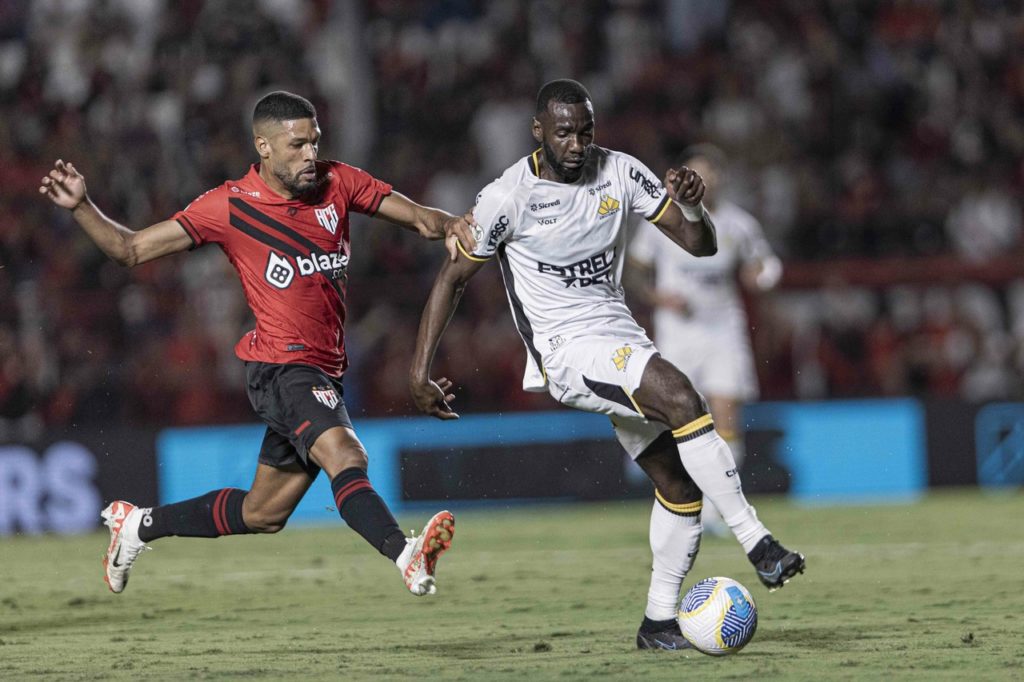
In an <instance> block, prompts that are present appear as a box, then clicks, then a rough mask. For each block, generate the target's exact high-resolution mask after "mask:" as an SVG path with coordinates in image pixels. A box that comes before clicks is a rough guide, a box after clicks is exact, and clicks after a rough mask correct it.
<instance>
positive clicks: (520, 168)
mask: <svg viewBox="0 0 1024 682" xmlns="http://www.w3.org/2000/svg"><path fill="white" fill-rule="evenodd" d="M529 160H530V157H524V158H522V159H520V160H519V161H517V162H516V163H514V164H512V165H511V166H509V167H508V168H507V169H506V170H505V172H504V173H502V174H501V177H499V178H497V179H496V180H493V181H492V182H491V183H490V184H488V185H487V186H486V187H484V188H483V189H482V190H480V193H479V194H477V195H476V205H477V206H478V207H480V208H483V209H490V210H494V211H497V210H498V209H500V208H502V207H505V206H510V205H511V206H515V205H516V204H517V202H516V199H517V198H518V197H521V196H527V195H528V194H529V187H528V178H529V174H530V171H529V166H528V163H529Z"/></svg>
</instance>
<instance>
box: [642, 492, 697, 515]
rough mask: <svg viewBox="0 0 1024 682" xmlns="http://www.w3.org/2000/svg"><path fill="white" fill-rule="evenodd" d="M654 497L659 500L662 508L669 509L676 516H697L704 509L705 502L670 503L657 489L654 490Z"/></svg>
mask: <svg viewBox="0 0 1024 682" xmlns="http://www.w3.org/2000/svg"><path fill="white" fill-rule="evenodd" d="M654 496H655V497H656V498H657V499H658V502H659V503H660V504H661V506H663V507H664V508H665V509H668V510H669V511H670V512H675V513H676V514H697V513H700V511H701V510H702V509H704V500H697V501H696V502H683V503H676V502H669V501H668V500H666V499H665V496H664V495H662V494H661V491H660V490H658V489H657V488H655V489H654Z"/></svg>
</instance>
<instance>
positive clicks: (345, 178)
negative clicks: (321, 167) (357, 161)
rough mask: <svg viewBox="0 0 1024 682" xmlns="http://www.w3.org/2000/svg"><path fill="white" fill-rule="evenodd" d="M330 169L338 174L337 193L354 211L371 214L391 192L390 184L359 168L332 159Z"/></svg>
mask: <svg viewBox="0 0 1024 682" xmlns="http://www.w3.org/2000/svg"><path fill="white" fill-rule="evenodd" d="M331 170H332V171H333V172H334V173H335V174H337V176H338V180H337V183H338V185H337V187H338V193H339V194H340V195H341V197H342V199H344V200H345V203H346V204H347V205H348V206H349V208H350V209H351V210H353V211H355V212H356V213H365V214H366V215H373V214H374V213H376V212H377V209H378V208H380V202H382V201H384V197H386V196H387V195H389V194H391V191H392V187H391V185H389V184H388V183H386V182H384V181H383V180H378V179H377V178H375V177H373V176H372V175H370V174H369V173H367V172H366V171H364V170H363V169H361V168H356V167H355V166H349V165H348V164H345V163H341V162H340V161H332V162H331Z"/></svg>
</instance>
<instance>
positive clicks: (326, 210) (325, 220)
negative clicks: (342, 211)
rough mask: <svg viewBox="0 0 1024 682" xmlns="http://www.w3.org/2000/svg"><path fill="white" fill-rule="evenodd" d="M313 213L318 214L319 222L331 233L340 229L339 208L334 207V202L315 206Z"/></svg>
mask: <svg viewBox="0 0 1024 682" xmlns="http://www.w3.org/2000/svg"><path fill="white" fill-rule="evenodd" d="M313 213H315V214H316V219H317V222H319V223H320V226H321V227H323V228H324V229H325V230H327V231H328V232H330V233H331V234H334V233H335V232H337V231H338V209H336V208H334V204H328V205H327V206H324V207H323V208H314V209H313Z"/></svg>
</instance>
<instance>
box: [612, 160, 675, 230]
mask: <svg viewBox="0 0 1024 682" xmlns="http://www.w3.org/2000/svg"><path fill="white" fill-rule="evenodd" d="M619 163H620V164H621V171H620V172H622V173H623V175H624V178H623V180H624V186H625V187H626V198H627V199H628V201H629V206H630V209H632V211H633V212H634V213H637V214H639V215H642V216H643V217H644V219H645V220H647V221H650V222H652V223H656V222H658V220H660V219H661V216H662V215H664V214H665V211H666V210H667V209H668V206H669V204H670V203H672V199H671V198H670V197H669V195H668V190H667V189H665V186H664V185H663V184H661V180H659V179H658V176H657V175H655V174H654V173H652V172H651V169H650V168H648V167H647V166H645V165H644V164H642V163H640V161H638V160H637V159H635V158H633V157H632V156H629V155H627V154H623V155H622V157H621V159H620V161H619Z"/></svg>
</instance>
